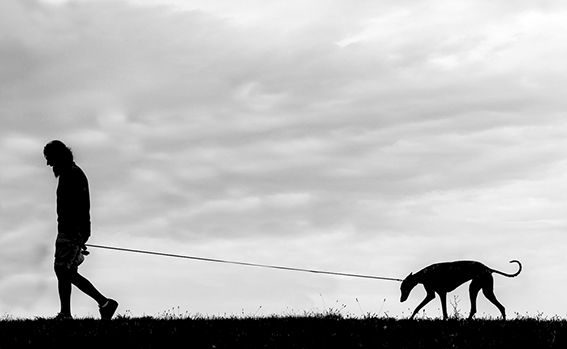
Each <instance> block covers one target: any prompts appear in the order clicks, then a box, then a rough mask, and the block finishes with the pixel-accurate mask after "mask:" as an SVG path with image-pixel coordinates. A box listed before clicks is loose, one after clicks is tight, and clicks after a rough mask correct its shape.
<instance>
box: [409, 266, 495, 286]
mask: <svg viewBox="0 0 567 349" xmlns="http://www.w3.org/2000/svg"><path fill="white" fill-rule="evenodd" d="M490 273H491V269H490V268H488V267H487V266H486V265H484V264H482V263H480V262H477V261H455V262H443V263H435V264H432V265H430V266H428V267H425V268H423V269H422V270H420V271H419V272H417V273H416V274H415V276H416V279H417V280H418V283H421V284H423V286H425V288H426V289H432V290H434V291H443V292H451V291H453V290H454V289H456V288H457V287H459V286H460V285H462V284H464V283H465V282H467V281H469V280H472V279H475V278H478V277H482V276H484V275H486V274H490Z"/></svg>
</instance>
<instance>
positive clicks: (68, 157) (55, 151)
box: [43, 140, 73, 177]
mask: <svg viewBox="0 0 567 349" xmlns="http://www.w3.org/2000/svg"><path fill="white" fill-rule="evenodd" d="M43 156H44V157H45V160H46V161H47V165H48V166H51V167H53V173H54V174H55V177H59V175H60V174H61V168H62V167H66V166H69V165H71V164H72V163H73V152H72V151H71V149H70V148H69V147H67V146H66V145H65V144H64V143H63V142H61V141H59V140H53V141H51V142H49V143H47V144H46V145H45V147H44V148H43Z"/></svg>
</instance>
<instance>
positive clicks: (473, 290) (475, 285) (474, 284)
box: [469, 279, 482, 320]
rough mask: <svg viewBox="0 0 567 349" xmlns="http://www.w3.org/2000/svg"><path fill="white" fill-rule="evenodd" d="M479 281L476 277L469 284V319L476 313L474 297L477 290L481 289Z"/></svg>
mask: <svg viewBox="0 0 567 349" xmlns="http://www.w3.org/2000/svg"><path fill="white" fill-rule="evenodd" d="M481 286H482V284H481V282H480V281H479V280H477V279H473V281H472V282H471V284H470V286H469V297H470V300H471V312H470V314H469V320H470V319H472V318H473V316H474V315H475V314H476V297H477V296H478V292H479V291H480V289H481Z"/></svg>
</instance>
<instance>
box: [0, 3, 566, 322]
mask: <svg viewBox="0 0 567 349" xmlns="http://www.w3.org/2000/svg"><path fill="white" fill-rule="evenodd" d="M566 20H567V11H566V6H565V4H563V2H561V1H538V2H533V1H514V2H513V3H512V2H509V1H475V2H471V1H437V0H436V1H381V2H375V1H350V2H343V1H270V2H266V1H238V2H234V1H214V2H211V1H181V0H178V1H156V0H144V1H142V0H140V1H134V0H132V1H125V0H124V1H98V0H90V1H78V0H75V1H73V0H69V1H39V0H26V1H16V0H3V1H1V2H0V120H1V123H2V127H1V128H0V137H1V138H0V161H1V163H2V170H1V171H0V179H1V184H0V190H1V196H0V205H1V206H0V260H1V263H0V313H10V314H13V315H15V316H35V315H40V316H50V315H54V314H55V313H56V312H57V310H58V304H57V296H56V282H55V277H54V275H53V272H52V269H51V265H52V254H53V242H54V239H55V234H56V233H55V218H56V217H55V187H56V179H55V178H54V177H53V175H52V172H51V169H50V168H49V167H47V166H45V161H44V159H43V156H42V149H43V146H44V145H45V143H47V142H48V141H50V140H52V139H60V140H62V141H63V142H65V143H66V144H68V145H69V146H70V147H71V148H73V150H74V152H75V156H76V161H77V163H78V164H79V165H80V166H81V167H82V168H83V169H84V170H85V172H86V174H87V176H88V177H89V180H90V186H91V201H92V218H93V237H92V239H91V242H92V243H94V244H102V245H111V246H113V245H116V246H121V247H127V248H128V247H129V248H141V249H152V250H159V251H162V252H170V253H180V254H189V255H197V256H203V257H212V258H224V259H232V260H240V261H248V262H258V263H268V264H279V265H287V266H294V267H304V268H312V269H313V268H314V269H327V270H333V271H344V272H356V273H362V274H373V275H380V276H391V277H400V278H403V277H404V276H405V275H407V274H408V273H409V272H410V271H414V272H415V271H417V270H419V269H420V268H422V267H424V266H426V265H427V264H430V263H433V262H437V261H444V260H454V259H478V260H481V261H483V262H485V263H486V264H488V265H489V266H491V267H494V268H496V269H500V270H504V271H511V269H513V267H512V266H511V265H509V264H508V261H509V260H511V259H519V260H521V261H522V263H523V264H524V272H522V274H521V275H520V276H519V277H518V278H516V279H512V280H510V279H505V278H499V277H498V276H496V278H497V280H496V294H497V296H498V297H499V299H500V300H501V302H502V303H503V304H504V305H505V306H506V307H507V309H508V312H509V314H510V315H512V314H513V313H514V312H518V313H521V314H524V313H526V312H528V313H530V314H536V313H537V312H539V311H543V312H544V313H545V314H547V315H555V314H558V315H560V316H564V315H565V314H566V312H567V301H566V300H565V299H563V298H562V297H563V294H564V290H565V288H566V287H567V275H566V274H565V272H564V270H563V269H564V265H565V263H566V262H567V261H566V258H565V257H564V255H565V253H564V247H565V244H566V242H567V241H566V238H565V237H564V231H565V228H566V225H567V221H566V219H565V212H566V209H567V205H566V204H565V202H566V199H567V187H566V185H565V175H566V174H567V161H566V160H567V137H566V136H567V119H566V116H567V115H566V112H565V110H567V109H566V107H567V105H566V104H567V102H566V99H565V98H564V95H563V94H564V91H565V90H566V81H567V80H566V77H567V76H566V75H567V72H566V67H565V64H564V62H563V60H564V57H565V56H566V55H567V27H566V26H565V22H566ZM92 252H93V253H92V255H91V256H89V257H88V261H87V263H85V265H84V266H83V267H82V270H83V272H84V274H85V275H86V276H87V277H89V278H90V279H91V280H92V281H93V282H94V283H95V284H96V285H97V287H99V288H100V289H101V291H103V292H104V293H106V294H109V295H111V296H113V297H115V298H117V299H118V300H119V301H120V302H121V307H120V309H119V312H122V313H123V312H124V311H126V310H131V311H132V313H133V314H135V315H141V314H149V315H154V314H157V313H158V312H162V311H165V310H167V309H169V308H172V307H180V309H181V310H182V311H188V312H190V313H198V312H200V313H206V314H211V315H217V314H224V313H227V314H233V313H236V314H239V313H241V312H245V313H255V312H256V311H258V309H259V308H260V307H261V308H260V309H261V311H260V313H262V314H272V313H276V314H278V313H280V314H281V313H282V312H286V311H291V310H295V311H298V312H303V311H304V310H307V311H309V310H311V309H325V308H328V307H340V306H341V305H342V304H345V305H346V306H347V307H346V309H345V312H350V313H353V314H355V315H359V314H360V312H361V310H360V308H359V305H361V306H362V308H363V311H364V312H378V311H379V310H380V309H382V312H388V313H389V314H390V315H394V316H401V315H403V314H405V315H408V308H411V309H413V308H414V307H415V306H416V305H417V304H418V303H419V301H421V297H422V296H423V292H422V291H421V290H420V291H417V290H416V291H414V294H412V296H411V297H410V300H409V301H408V302H409V303H404V304H400V303H399V293H398V287H399V284H398V283H395V282H384V281H368V280H353V279H348V278H337V277H331V276H329V277H327V276H313V275H310V274H307V275H306V274H294V273H287V272H281V271H272V270H261V269H254V268H245V267H236V266H226V265H210V264H206V263H202V262H191V261H186V260H181V261H178V260H171V259H165V258H158V257H150V256H136V255H128V254H124V253H120V252H112V251H103V250H94V249H93V251H92ZM460 294H461V298H462V299H464V300H465V302H462V303H461V306H462V307H463V310H464V311H466V312H468V297H467V296H466V288H463V290H462V292H461V293H460ZM544 294H545V297H543V295H544ZM356 299H358V300H359V302H360V303H359V304H357V303H356V301H355V300H356ZM384 299H386V303H385V304H384V305H383V304H382V302H383V300H384ZM91 303H92V302H91V301H90V300H89V299H86V297H84V296H82V295H79V293H78V292H77V293H75V297H74V308H73V311H74V313H76V314H77V315H79V316H86V315H88V314H94V313H95V312H96V307H95V306H94V305H93V304H91ZM465 303H466V304H465ZM438 307H439V306H438V304H433V303H432V304H431V305H430V306H428V307H427V308H426V311H427V312H428V314H430V315H431V316H437V315H438V314H439V310H438ZM479 307H480V313H481V315H482V312H485V313H486V314H487V315H497V312H496V309H495V308H494V307H493V306H492V305H491V304H489V303H488V302H486V300H480V301H479Z"/></svg>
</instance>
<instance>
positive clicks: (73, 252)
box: [55, 239, 85, 269]
mask: <svg viewBox="0 0 567 349" xmlns="http://www.w3.org/2000/svg"><path fill="white" fill-rule="evenodd" d="M84 260H85V257H84V256H83V254H82V253H81V247H80V246H79V244H77V243H74V242H72V241H68V240H64V239H57V240H56V241H55V266H56V267H64V268H67V269H77V268H78V267H79V265H80V264H81V263H83V261H84Z"/></svg>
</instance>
